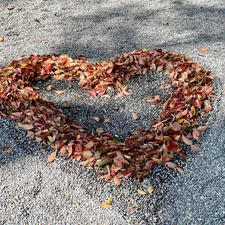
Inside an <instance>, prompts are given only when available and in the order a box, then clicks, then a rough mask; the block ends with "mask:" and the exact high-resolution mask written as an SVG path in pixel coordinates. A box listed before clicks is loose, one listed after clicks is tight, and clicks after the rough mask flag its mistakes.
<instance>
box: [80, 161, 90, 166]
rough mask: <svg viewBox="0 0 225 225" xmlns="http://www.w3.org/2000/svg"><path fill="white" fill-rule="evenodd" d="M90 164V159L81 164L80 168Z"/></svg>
mask: <svg viewBox="0 0 225 225" xmlns="http://www.w3.org/2000/svg"><path fill="white" fill-rule="evenodd" d="M89 162H90V159H87V160H84V161H82V162H80V163H79V165H80V166H87V165H88V163H89Z"/></svg>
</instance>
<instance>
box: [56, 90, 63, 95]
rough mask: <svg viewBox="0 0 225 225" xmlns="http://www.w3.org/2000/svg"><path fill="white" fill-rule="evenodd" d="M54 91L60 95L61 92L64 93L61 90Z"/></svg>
mask: <svg viewBox="0 0 225 225" xmlns="http://www.w3.org/2000/svg"><path fill="white" fill-rule="evenodd" d="M55 93H56V94H57V95H61V94H64V93H65V91H63V90H56V91H55Z"/></svg>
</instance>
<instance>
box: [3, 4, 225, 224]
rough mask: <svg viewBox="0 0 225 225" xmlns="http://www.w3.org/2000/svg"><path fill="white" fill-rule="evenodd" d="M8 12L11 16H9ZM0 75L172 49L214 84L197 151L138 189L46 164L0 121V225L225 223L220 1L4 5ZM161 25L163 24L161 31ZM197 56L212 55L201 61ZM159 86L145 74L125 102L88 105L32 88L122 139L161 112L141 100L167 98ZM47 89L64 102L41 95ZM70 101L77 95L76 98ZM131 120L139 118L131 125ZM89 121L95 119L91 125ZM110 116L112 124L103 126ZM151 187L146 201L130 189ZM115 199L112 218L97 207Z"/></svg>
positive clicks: (63, 86)
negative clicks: (20, 67)
mask: <svg viewBox="0 0 225 225" xmlns="http://www.w3.org/2000/svg"><path fill="white" fill-rule="evenodd" d="M9 7H14V9H12V10H9V9H8V8H9ZM0 10H1V15H0V35H2V36H3V37H4V41H3V42H0V52H1V54H0V66H4V65H6V64H8V63H9V62H10V61H12V60H13V59H20V58H21V57H22V56H29V55H31V54H35V55H36V54H51V53H59V54H61V53H66V54H68V55H69V56H71V57H75V56H77V55H81V54H82V55H85V56H86V57H87V58H88V59H89V60H90V61H99V60H103V59H108V58H111V57H114V56H115V55H117V54H119V53H120V52H122V51H127V52H128V51H133V50H134V49H140V48H151V49H153V48H162V49H164V50H176V51H177V52H179V53H181V54H184V55H188V56H190V57H192V59H193V60H194V61H196V62H199V63H200V64H201V65H202V66H203V67H204V68H206V69H209V70H211V71H212V73H213V74H214V75H215V76H216V77H217V80H216V97H215V99H214V110H213V112H212V113H211V115H210V117H209V119H208V121H207V124H209V126H210V129H208V131H207V132H206V133H205V134H204V135H203V136H202V138H201V141H200V145H201V148H202V150H203V151H202V152H200V153H191V152H190V151H189V150H188V149H186V150H185V152H186V153H187V162H186V163H184V162H182V161H180V160H179V159H176V162H177V163H178V164H179V165H180V166H182V167H183V168H184V170H185V173H184V174H178V172H177V171H175V170H173V169H169V168H167V167H165V166H163V165H160V166H158V167H156V168H155V169H154V170H153V171H152V173H151V174H150V175H149V176H148V177H146V178H145V179H144V181H143V182H142V183H139V182H137V181H135V180H129V179H128V180H125V181H124V182H123V184H122V185H121V186H119V187H117V186H114V185H113V184H112V183H106V182H103V181H102V180H100V179H99V175H98V174H97V173H96V172H95V170H93V169H91V168H86V167H80V166H78V165H77V163H76V161H75V160H65V159H64V158H60V157H58V158H57V159H56V160H55V161H54V162H53V163H51V164H46V160H47V155H48V153H49V152H51V149H50V148H43V147H42V146H41V145H40V144H38V143H36V142H34V141H33V140H32V139H28V138H26V137H25V136H26V133H25V132H24V131H23V130H21V129H19V128H18V127H17V125H16V123H15V121H12V120H10V119H8V118H2V119H1V120H0V146H1V145H7V146H9V147H11V148H12V153H9V152H7V151H5V150H4V149H1V150H0V224H4V225H5V224H7V225H10V224H13V225H14V224H26V225H27V224H29V225H36V224H55V225H56V224H76V225H77V224H80V225H86V224H87V225H100V224H104V225H106V224H108V225H120V224H121V225H125V224H131V225H166V224H168V225H184V224H186V225H187V224H188V225H194V224H196V225H212V224H215V225H222V224H224V223H225V202H224V198H225V154H224V153H225V132H224V129H225V119H224V108H225V104H224V98H223V89H224V80H225V75H224V70H225V66H224V58H225V41H224V34H225V20H224V18H225V17H224V16H225V8H224V2H223V0H186V1H181V0H180V1H178V0H177V1H173V0H162V1H153V0H152V1H149V0H142V1H138V0H129V1H125V0H124V1H123V0H121V1H109V0H108V1H103V0H95V1H85V0H82V1H81V0H80V1H72V0H71V1H69V0H64V1H59V0H53V1H50V0H49V1H47V0H23V1H22V0H13V1H9V0H1V2H0ZM162 21H166V22H168V24H167V25H166V24H165V23H164V25H163V24H162ZM201 47H208V48H209V50H208V51H206V52H202V51H201V50H200V48H201ZM163 79H165V78H164V76H163V75H162V74H161V73H154V74H148V75H147V76H142V77H138V78H136V79H134V80H133V81H132V82H130V85H129V90H130V92H132V96H130V97H125V98H122V99H116V98H115V95H112V97H111V98H110V99H103V98H98V99H91V98H90V97H89V96H88V94H87V92H85V91H83V90H81V89H80V88H78V87H77V85H76V83H75V82H74V83H72V85H70V84H69V83H68V82H52V81H50V80H49V81H46V82H39V83H37V84H36V86H39V87H40V89H39V91H40V93H42V94H43V95H44V96H46V97H47V98H48V99H50V100H51V101H53V102H54V103H55V104H56V105H57V106H58V107H60V108H62V109H63V110H64V112H65V113H66V114H68V116H69V117H71V118H72V119H73V120H75V121H78V122H79V123H82V124H84V125H85V127H86V128H87V129H88V130H89V131H90V132H95V129H96V128H97V127H103V128H104V130H105V131H108V132H110V133H111V134H112V135H113V136H115V137H117V138H119V139H124V138H125V137H128V136H129V135H130V133H131V132H132V131H134V130H135V129H137V128H138V127H145V128H147V127H148V126H149V124H150V123H151V121H152V120H153V119H154V118H157V116H158V115H159V112H160V108H158V107H156V106H154V105H152V104H147V103H146V102H145V98H146V97H147V96H154V95H155V94H159V95H160V96H161V97H162V98H166V97H167V96H168V93H169V90H167V91H161V92H160V91H159V90H157V88H158V87H159V86H160V85H161V82H162V80H163ZM49 84H52V85H54V87H55V88H56V89H58V90H65V91H66V92H65V94H62V95H56V94H55V93H54V91H50V92H47V91H46V89H45V87H46V86H47V85H49ZM75 94H80V95H81V98H80V99H77V98H76V97H75ZM132 112H135V113H138V114H139V115H140V120H138V121H133V120H132V118H131V114H132ZM93 116H98V117H100V119H101V121H100V122H99V123H97V122H96V121H94V120H93ZM107 117H110V118H111V119H112V124H109V125H106V124H104V123H103V122H102V121H103V120H104V119H105V118H107ZM149 185H152V186H153V187H154V192H153V194H152V195H145V196H142V195H139V194H138V193H137V189H142V190H146V189H147V187H148V186H149ZM110 197H112V198H113V204H112V206H111V207H110V208H109V209H102V208H101V206H100V204H101V203H102V202H104V201H105V200H106V199H108V198H110Z"/></svg>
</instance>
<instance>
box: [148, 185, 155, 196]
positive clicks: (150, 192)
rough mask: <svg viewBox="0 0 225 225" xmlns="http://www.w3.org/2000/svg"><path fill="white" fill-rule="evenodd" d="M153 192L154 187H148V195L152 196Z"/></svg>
mask: <svg viewBox="0 0 225 225" xmlns="http://www.w3.org/2000/svg"><path fill="white" fill-rule="evenodd" d="M153 191H154V188H153V187H152V186H149V187H148V193H149V194H152V193H153Z"/></svg>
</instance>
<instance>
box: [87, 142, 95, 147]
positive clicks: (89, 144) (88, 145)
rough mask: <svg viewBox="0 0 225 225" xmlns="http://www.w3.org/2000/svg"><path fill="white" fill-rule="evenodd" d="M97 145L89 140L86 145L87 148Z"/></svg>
mask: <svg viewBox="0 0 225 225" xmlns="http://www.w3.org/2000/svg"><path fill="white" fill-rule="evenodd" d="M94 145H95V143H94V142H93V141H89V142H88V143H87V144H86V145H85V148H92V147H93V146H94Z"/></svg>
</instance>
